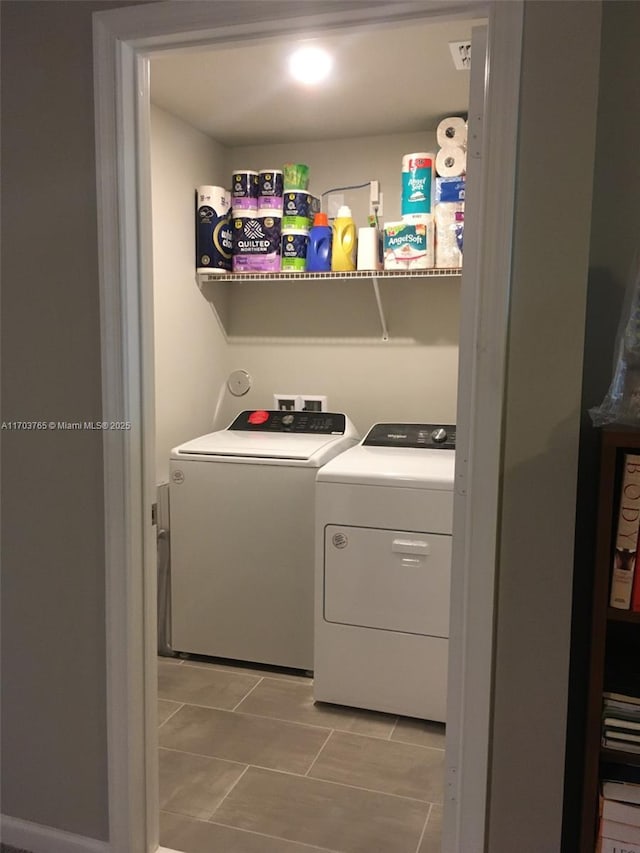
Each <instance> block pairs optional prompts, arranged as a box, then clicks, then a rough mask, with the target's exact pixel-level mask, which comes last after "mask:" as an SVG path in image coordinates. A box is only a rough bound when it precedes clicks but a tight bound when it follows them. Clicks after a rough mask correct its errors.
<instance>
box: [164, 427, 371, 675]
mask: <svg viewBox="0 0 640 853" xmlns="http://www.w3.org/2000/svg"><path fill="white" fill-rule="evenodd" d="M358 439H359V436H358V435H357V433H356V431H355V428H354V426H353V424H352V423H351V422H350V421H349V419H348V418H347V417H345V415H343V414H332V413H326V412H274V411H265V410H258V411H246V412H242V414H240V415H238V417H237V418H236V419H235V420H234V422H233V423H232V424H231V425H230V426H229V427H228V428H227V429H224V430H220V431H218V432H213V433H210V434H209V435H203V436H201V437H200V438H196V439H194V440H193V441H189V442H187V443H186V444H182V445H180V446H179V447H176V448H174V449H173V450H172V451H171V459H170V486H169V492H170V495H169V498H170V500H169V507H170V541H171V643H172V648H173V649H174V651H178V652H188V653H193V654H200V655H212V656H215V657H224V658H233V659H236V660H243V661H255V662H259V663H267V664H273V665H277V666H286V667H295V668H299V669H312V668H313V560H314V497H315V495H314V490H315V476H316V473H317V469H318V468H319V467H320V466H321V465H324V464H325V462H328V461H329V460H330V459H332V458H333V457H334V456H336V455H337V454H338V453H341V452H342V451H343V450H346V449H347V448H349V447H352V446H353V445H354V444H356V442H357V441H358Z"/></svg>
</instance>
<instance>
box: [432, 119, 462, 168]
mask: <svg viewBox="0 0 640 853" xmlns="http://www.w3.org/2000/svg"><path fill="white" fill-rule="evenodd" d="M436 139H437V141H438V145H439V146H440V150H439V151H438V153H437V155H436V172H437V173H438V175H440V177H442V178H457V177H460V175H464V174H465V173H466V171H467V123H466V121H465V120H464V119H462V118H458V117H457V116H452V117H451V118H445V119H443V120H442V121H441V122H440V124H439V125H438V127H437V130H436Z"/></svg>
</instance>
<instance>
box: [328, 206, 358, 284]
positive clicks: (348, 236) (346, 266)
mask: <svg viewBox="0 0 640 853" xmlns="http://www.w3.org/2000/svg"><path fill="white" fill-rule="evenodd" d="M355 268H356V223H355V222H354V221H353V217H352V216H351V208H350V207H349V206H348V205H346V204H343V205H342V207H339V208H338V215H337V216H336V218H335V219H334V220H333V243H332V247H331V271H332V272H346V271H348V270H354V269H355Z"/></svg>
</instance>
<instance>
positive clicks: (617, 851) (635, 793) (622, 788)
mask: <svg viewBox="0 0 640 853" xmlns="http://www.w3.org/2000/svg"><path fill="white" fill-rule="evenodd" d="M635 778H638V782H630V781H620V780H619V779H612V780H605V781H604V782H603V783H602V795H601V797H600V824H599V829H598V846H597V853H640V777H638V776H636V777H635Z"/></svg>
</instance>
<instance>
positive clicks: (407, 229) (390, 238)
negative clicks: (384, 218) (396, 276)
mask: <svg viewBox="0 0 640 853" xmlns="http://www.w3.org/2000/svg"><path fill="white" fill-rule="evenodd" d="M434 243H435V241H434V225H433V217H432V216H430V215H425V216H423V217H422V219H421V220H418V221H413V222H404V221H403V222H386V223H385V226H384V268H385V269H386V270H413V269H431V268H432V267H433V266H434V263H435V253H434Z"/></svg>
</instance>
